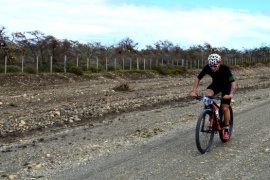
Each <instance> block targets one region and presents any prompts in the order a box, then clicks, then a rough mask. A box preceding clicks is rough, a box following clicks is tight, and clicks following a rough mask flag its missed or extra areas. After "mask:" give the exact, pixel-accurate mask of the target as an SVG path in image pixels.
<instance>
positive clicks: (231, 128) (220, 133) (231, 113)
mask: <svg viewBox="0 0 270 180" xmlns="http://www.w3.org/2000/svg"><path fill="white" fill-rule="evenodd" d="M229 110H230V122H229V125H230V126H229V135H230V138H229V139H223V134H224V130H222V131H219V138H220V140H221V141H222V142H224V143H225V142H228V141H229V140H230V139H231V137H232V132H233V110H232V107H231V106H229ZM221 121H222V124H224V115H223V117H222V118H221Z"/></svg>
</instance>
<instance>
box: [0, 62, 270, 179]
mask: <svg viewBox="0 0 270 180" xmlns="http://www.w3.org/2000/svg"><path fill="white" fill-rule="evenodd" d="M269 70H270V67H269V66H266V65H261V64H257V65H256V66H254V67H247V68H243V67H237V68H233V69H232V71H233V73H234V74H235V77H236V80H237V85H238V89H237V93H236V95H235V96H234V100H235V103H234V104H233V108H234V112H235V126H234V134H233V137H232V139H231V141H230V142H228V143H225V144H224V143H221V142H220V140H219V139H218V136H215V142H214V146H213V147H212V149H211V151H210V152H208V153H206V154H204V155H201V154H200V153H199V152H198V150H197V149H196V146H195V139H194V133H195V132H194V129H195V123H196V120H197V117H198V114H199V112H200V111H201V110H202V104H201V103H200V102H198V101H196V100H193V99H191V98H189V97H188V92H189V91H190V90H191V86H192V83H193V80H194V78H195V76H196V74H197V73H198V70H192V71H191V70H190V71H188V72H187V73H185V74H182V75H175V76H161V75H157V74H154V73H143V74H112V73H107V74H94V75H85V76H75V75H71V74H66V75H63V74H50V75H48V74H47V75H42V74H39V75H31V76H30V75H17V76H16V77H15V76H11V75H10V76H1V77H0V78H1V81H0V114H1V119H0V130H1V138H0V143H1V145H0V150H1V152H0V158H1V162H0V175H1V178H2V179H165V178H166V179H269V177H270V173H269V172H270V171H269V170H270V146H269V138H270V136H269V135H270V125H268V124H269V123H268V119H267V118H268V117H269V114H267V112H269V100H270V98H269V97H270V92H269V87H270V81H269V79H270V75H269ZM209 81H210V79H209V78H205V79H203V81H202V82H201V86H200V87H201V88H200V91H202V90H203V89H204V88H205V87H206V85H207V84H208V83H209ZM120 85H122V86H120ZM228 171H230V173H228Z"/></svg>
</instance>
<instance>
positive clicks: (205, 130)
mask: <svg viewBox="0 0 270 180" xmlns="http://www.w3.org/2000/svg"><path fill="white" fill-rule="evenodd" d="M210 120H212V121H214V120H213V112H212V111H211V110H210V109H205V110H204V111H202V112H201V114H200V115H199V118H198V121H197V124H196V130H195V140H196V146H197V149H198V150H199V151H200V152H201V153H202V154H204V153H206V152H207V151H209V150H210V147H211V146H212V144H213V139H214V133H215V130H214V126H213V127H212V129H210Z"/></svg>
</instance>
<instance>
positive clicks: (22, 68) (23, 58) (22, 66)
mask: <svg viewBox="0 0 270 180" xmlns="http://www.w3.org/2000/svg"><path fill="white" fill-rule="evenodd" d="M23 62H24V56H22V73H23Z"/></svg>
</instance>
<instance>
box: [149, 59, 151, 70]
mask: <svg viewBox="0 0 270 180" xmlns="http://www.w3.org/2000/svg"><path fill="white" fill-rule="evenodd" d="M149 68H150V70H151V69H152V59H150V67H149Z"/></svg>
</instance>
